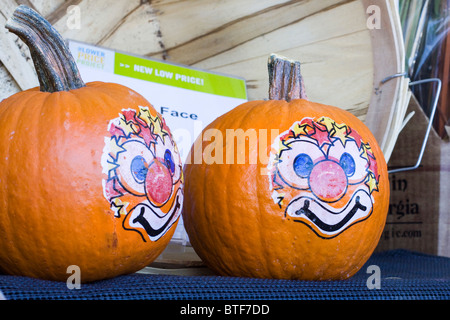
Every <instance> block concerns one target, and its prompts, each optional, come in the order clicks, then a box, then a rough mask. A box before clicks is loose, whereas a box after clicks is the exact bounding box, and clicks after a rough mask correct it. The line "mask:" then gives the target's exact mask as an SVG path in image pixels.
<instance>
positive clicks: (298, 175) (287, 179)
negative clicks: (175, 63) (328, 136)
mask: <svg viewBox="0 0 450 320" xmlns="http://www.w3.org/2000/svg"><path fill="white" fill-rule="evenodd" d="M323 159H325V154H324V153H323V151H322V150H321V149H320V148H319V147H318V146H317V144H315V143H314V142H313V141H312V140H311V141H310V140H298V139H296V140H293V141H292V142H288V143H286V144H285V145H284V149H283V150H282V151H281V152H280V155H279V161H278V163H277V169H278V175H279V177H280V179H281V180H282V181H283V182H284V183H286V184H287V185H289V186H291V187H292V188H296V189H301V190H306V189H308V188H309V184H308V177H309V174H310V173H311V170H312V168H313V167H314V165H315V164H316V163H317V162H319V161H321V160H323Z"/></svg>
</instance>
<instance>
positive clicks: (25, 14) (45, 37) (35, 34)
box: [5, 5, 85, 92]
mask: <svg viewBox="0 0 450 320" xmlns="http://www.w3.org/2000/svg"><path fill="white" fill-rule="evenodd" d="M5 27H6V28H7V29H8V30H9V31H10V32H12V33H14V34H16V35H17V36H18V37H19V38H20V39H21V40H22V41H23V42H24V43H25V44H26V45H27V46H28V48H29V49H30V53H31V56H32V58H33V63H34V67H35V68H36V72H37V75H38V78H39V84H40V90H41V91H44V92H57V91H69V90H72V89H78V88H81V87H84V86H85V84H84V82H83V80H82V79H81V76H80V73H79V71H78V68H77V65H76V63H75V60H74V59H73V57H72V55H71V53H70V51H69V48H68V47H67V46H66V44H65V42H64V39H63V38H62V37H61V35H60V34H59V33H58V32H57V31H56V29H55V28H53V27H52V25H51V24H50V23H49V22H48V21H47V20H45V19H44V18H43V17H42V16H41V15H39V14H38V13H37V12H36V11H34V10H32V9H30V8H29V7H27V6H25V5H20V6H19V7H17V8H16V10H15V11H14V13H13V15H12V17H11V18H10V19H9V20H8V22H7V23H6V25H5Z"/></svg>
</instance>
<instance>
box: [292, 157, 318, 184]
mask: <svg viewBox="0 0 450 320" xmlns="http://www.w3.org/2000/svg"><path fill="white" fill-rule="evenodd" d="M293 166H294V172H295V174H296V175H298V176H299V177H300V178H307V177H308V176H309V174H310V173H311V170H312V168H313V166H314V163H313V161H312V159H311V157H310V156H308V155H307V154H306V153H300V154H299V155H298V156H296V157H295V159H294V162H293Z"/></svg>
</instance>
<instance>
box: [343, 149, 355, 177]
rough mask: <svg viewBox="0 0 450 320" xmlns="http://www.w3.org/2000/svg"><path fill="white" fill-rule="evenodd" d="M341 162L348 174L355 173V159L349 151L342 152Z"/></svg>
mask: <svg viewBox="0 0 450 320" xmlns="http://www.w3.org/2000/svg"><path fill="white" fill-rule="evenodd" d="M339 164H340V165H341V167H342V169H343V170H344V172H345V174H346V175H347V176H349V177H351V176H352V175H353V174H354V173H355V160H354V159H353V157H352V156H351V155H350V154H349V153H347V152H345V153H343V154H342V156H341V159H340V160H339Z"/></svg>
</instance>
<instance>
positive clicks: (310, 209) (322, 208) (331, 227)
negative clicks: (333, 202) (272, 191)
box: [285, 189, 373, 238]
mask: <svg viewBox="0 0 450 320" xmlns="http://www.w3.org/2000/svg"><path fill="white" fill-rule="evenodd" d="M372 206H373V203H372V199H371V197H370V195H369V194H368V193H367V191H365V190H363V189H359V190H357V191H355V192H354V193H353V195H352V197H351V199H350V200H349V201H348V202H347V204H346V205H345V206H344V207H343V208H334V207H331V206H330V205H328V204H327V203H325V202H323V201H321V200H319V199H317V198H314V197H311V196H309V195H308V196H306V195H302V196H300V197H298V198H296V199H294V200H292V201H291V202H290V203H289V205H288V207H287V208H286V212H285V214H286V216H288V217H289V218H291V219H293V220H294V221H295V222H301V223H304V224H306V225H307V226H309V227H310V228H311V229H312V230H313V231H314V232H315V233H316V234H317V235H319V236H321V237H323V238H332V237H334V236H336V235H338V234H339V233H341V232H342V231H344V230H345V229H347V228H348V227H349V226H351V225H353V224H355V223H356V222H359V221H362V220H365V219H366V218H368V217H369V216H370V214H371V213H372Z"/></svg>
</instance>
